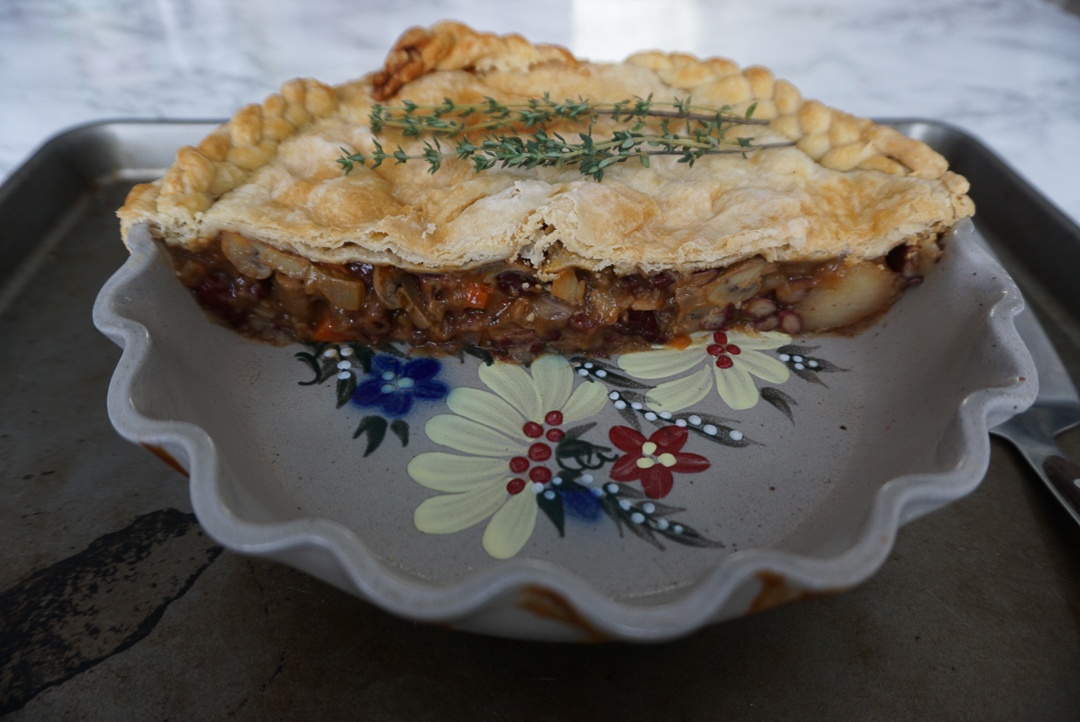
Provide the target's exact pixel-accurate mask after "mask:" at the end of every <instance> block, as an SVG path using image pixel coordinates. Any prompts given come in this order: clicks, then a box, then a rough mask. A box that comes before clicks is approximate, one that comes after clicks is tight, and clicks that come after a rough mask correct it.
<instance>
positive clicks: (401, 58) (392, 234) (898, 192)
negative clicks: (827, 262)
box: [119, 23, 973, 280]
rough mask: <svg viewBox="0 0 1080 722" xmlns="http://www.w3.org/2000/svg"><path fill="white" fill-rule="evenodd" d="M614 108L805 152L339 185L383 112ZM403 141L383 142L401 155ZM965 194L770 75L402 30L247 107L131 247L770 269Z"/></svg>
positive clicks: (835, 249) (456, 262)
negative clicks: (342, 71) (698, 118)
mask: <svg viewBox="0 0 1080 722" xmlns="http://www.w3.org/2000/svg"><path fill="white" fill-rule="evenodd" d="M545 92H547V93H550V94H551V96H552V97H553V98H556V99H558V98H578V97H584V98H589V99H591V100H593V101H596V102H614V101H618V100H624V99H626V98H632V97H634V96H641V97H644V96H647V95H648V94H650V93H651V94H652V96H653V98H654V99H656V100H672V99H674V98H685V97H687V96H690V97H692V98H693V101H694V103H696V104H705V105H714V106H717V107H719V106H724V105H730V106H731V107H732V109H733V111H734V112H735V113H740V112H743V111H744V110H745V109H746V108H748V107H749V106H750V104H752V103H753V104H756V111H755V113H754V117H755V118H757V119H768V120H770V121H771V122H770V124H769V125H768V126H743V127H742V128H740V130H739V134H746V135H752V136H754V137H755V139H756V140H757V142H770V141H775V140H789V141H793V142H794V143H795V145H794V146H793V147H789V148H782V149H776V150H768V151H757V152H754V153H751V154H749V155H748V156H747V157H742V156H739V155H727V156H707V157H705V158H702V159H701V160H699V161H698V162H697V163H696V164H695V165H694V167H693V168H688V167H686V165H685V164H678V163H676V162H675V159H674V158H659V159H657V160H655V161H654V162H653V163H652V165H651V167H650V168H643V167H641V166H640V165H638V164H637V163H633V162H630V163H624V164H618V165H615V166H612V167H611V168H610V169H609V172H608V174H607V175H606V176H605V179H604V181H603V182H596V181H593V180H591V179H589V178H585V177H583V176H582V175H581V174H580V173H578V172H577V170H576V169H573V168H566V169H552V168H539V169H533V170H522V169H504V168H493V169H491V170H488V171H485V172H482V173H476V172H475V171H474V170H473V169H472V167H471V166H470V165H469V164H468V163H466V162H464V161H457V160H451V161H448V162H446V163H445V164H444V167H443V169H442V170H440V171H439V172H438V173H436V174H431V173H429V172H428V168H427V166H426V164H424V163H423V162H410V163H406V164H402V165H394V164H389V163H387V164H383V165H382V166H381V167H379V168H378V169H371V168H369V167H357V168H356V169H355V170H353V171H352V172H351V173H350V174H348V175H345V174H343V173H342V171H341V168H340V167H339V166H338V164H337V163H336V159H337V158H338V157H339V156H340V155H341V149H342V148H344V149H346V150H348V151H350V152H352V151H356V150H362V151H365V152H370V150H371V149H372V134H371V131H370V128H369V126H368V122H369V121H368V114H369V112H370V110H371V108H372V106H373V104H375V103H376V102H377V101H379V100H386V101H397V102H400V101H401V100H402V99H409V100H412V101H415V102H420V103H424V102H436V103H437V102H439V101H441V100H442V99H443V98H445V97H449V98H451V99H453V100H455V101H457V102H475V101H478V100H481V99H482V98H484V97H485V96H492V97H495V98H497V99H498V100H500V101H503V102H513V101H518V102H520V101H522V100H525V99H528V98H530V97H537V96H540V95H542V94H543V93H545ZM398 140H402V141H404V140H407V139H397V138H394V137H393V136H391V137H390V139H389V140H388V141H386V144H387V145H389V146H390V147H393V145H394V144H395V143H396V142H398ZM967 189H968V184H967V181H966V180H964V179H963V178H962V177H961V176H958V175H956V174H955V173H952V172H950V171H949V170H948V169H947V164H946V162H945V160H944V159H943V158H942V157H941V156H940V155H939V154H938V153H936V152H935V151H933V150H932V149H931V148H929V147H928V146H926V145H925V144H923V143H921V142H919V141H917V140H914V139H911V138H908V137H905V136H903V135H901V134H900V133H898V132H897V131H895V130H893V129H891V128H888V127H884V126H880V125H876V124H875V123H873V122H871V121H869V120H866V119H863V118H856V117H853V116H851V115H848V114H846V113H843V112H841V111H837V110H833V109H830V108H828V107H826V106H825V105H823V104H821V103H819V102H817V101H813V100H805V99H803V98H802V96H801V95H800V94H799V92H798V91H797V90H796V89H795V88H794V87H793V86H792V85H791V84H790V83H788V82H786V81H784V80H777V79H775V78H774V77H773V75H772V73H771V72H770V71H768V70H766V69H765V68H762V67H749V68H745V69H739V68H738V67H737V66H736V65H735V64H734V63H732V62H731V61H728V60H723V59H718V58H710V59H698V58H695V57H693V56H690V55H685V54H679V53H672V54H666V53H660V52H645V53H639V54H636V55H633V56H631V57H630V58H628V59H627V60H626V61H625V62H623V63H619V64H603V63H591V62H587V61H582V60H578V59H575V58H574V57H573V56H572V55H571V54H570V53H569V52H567V51H566V50H564V49H562V48H558V47H555V46H545V45H533V44H531V43H529V42H527V41H526V40H524V39H523V38H521V37H520V36H516V35H509V36H497V35H493V34H486V33H477V32H475V31H473V30H471V29H469V28H467V27H465V26H464V25H461V24H459V23H441V24H438V25H436V26H434V27H432V28H430V29H412V30H409V31H408V32H406V33H405V34H404V35H403V36H402V37H401V39H400V40H399V41H398V43H397V45H395V47H394V48H393V49H392V50H391V52H390V53H389V56H388V58H387V61H386V64H385V66H384V67H383V68H382V69H381V70H379V71H378V72H375V73H373V74H371V75H368V76H366V77H363V78H361V79H359V80H356V81H352V82H348V83H345V84H343V85H340V86H337V87H330V86H327V85H324V84H322V83H319V82H317V81H314V80H293V81H290V82H288V83H286V84H285V85H284V86H283V87H282V89H281V92H280V93H279V94H275V95H272V96H270V97H269V98H268V99H267V100H265V101H264V102H263V103H262V104H257V105H249V106H247V107H245V108H243V109H241V110H240V111H239V112H238V113H237V114H236V115H235V116H234V117H233V118H232V119H231V120H230V121H228V122H227V123H225V124H224V125H223V126H222V127H221V128H219V129H217V130H215V131H214V132H213V133H211V134H210V135H209V136H207V137H206V138H205V139H204V140H203V141H202V142H201V143H199V144H198V145H197V146H195V147H186V148H183V149H181V150H180V151H179V153H178V154H177V158H176V162H175V163H174V165H173V166H172V167H171V168H170V169H169V170H168V171H167V172H166V174H165V176H164V177H163V178H162V179H161V180H159V181H156V182H154V183H150V184H144V185H139V186H137V187H136V188H135V189H134V190H133V191H132V192H131V195H130V196H129V198H128V199H127V202H126V204H125V205H124V207H123V208H122V209H121V210H120V212H119V215H120V218H121V220H122V228H123V233H124V235H125V238H126V236H127V234H128V233H129V232H130V230H131V228H132V227H133V226H134V225H135V224H137V223H141V222H148V223H150V225H151V227H152V229H153V232H154V233H155V235H156V236H157V237H159V238H161V239H163V240H164V241H165V242H166V243H167V244H171V245H177V246H183V247H186V248H189V249H197V248H199V247H201V246H203V245H205V244H207V243H210V242H211V241H212V240H213V239H215V238H216V237H217V236H218V234H219V233H220V232H222V231H225V230H228V231H235V232H238V233H242V234H244V235H245V236H247V237H249V238H253V239H257V240H259V241H260V242H262V243H265V244H268V245H270V246H273V247H276V248H279V249H281V250H284V251H288V252H291V253H295V254H297V255H299V256H302V257H305V258H309V259H311V260H313V261H322V262H328V263H347V262H363V263H372V264H394V265H396V266H400V267H402V268H407V269H411V270H415V271H421V272H423V271H447V270H454V269H463V268H471V267H477V266H480V265H483V264H487V263H492V262H498V261H507V262H518V261H523V262H525V263H528V264H530V265H531V266H532V267H534V268H535V269H536V272H537V275H538V277H540V278H541V279H544V280H550V279H552V278H554V277H555V276H556V275H557V274H558V272H559V271H560V270H562V269H564V268H566V267H576V268H580V269H583V270H586V271H598V270H602V269H604V268H612V269H613V270H614V271H615V272H616V273H620V274H625V273H646V274H649V273H656V272H660V271H665V270H672V271H676V272H689V271H694V270H698V269H704V268H718V267H724V266H727V265H730V264H732V263H735V262H737V261H739V260H742V259H745V258H750V257H753V256H761V257H763V258H765V259H767V260H769V261H787V260H820V259H826V258H834V257H847V258H852V259H866V258H878V257H883V256H884V255H885V254H886V253H888V252H889V251H890V250H891V249H892V248H894V247H896V246H899V245H902V244H904V243H905V242H907V241H909V240H910V239H912V238H917V237H921V236H922V237H925V236H926V234H927V233H931V234H937V233H940V232H942V231H943V230H945V229H947V228H949V227H951V226H952V225H953V224H954V223H956V221H957V220H959V219H960V218H963V217H965V216H969V215H971V214H972V212H973V205H972V203H971V200H970V199H969V198H968V197H967V195H966V191H967Z"/></svg>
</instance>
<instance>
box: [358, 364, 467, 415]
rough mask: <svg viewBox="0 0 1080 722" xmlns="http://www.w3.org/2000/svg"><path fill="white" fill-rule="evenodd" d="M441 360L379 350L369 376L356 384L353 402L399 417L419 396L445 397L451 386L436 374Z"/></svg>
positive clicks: (431, 399) (407, 410)
mask: <svg viewBox="0 0 1080 722" xmlns="http://www.w3.org/2000/svg"><path fill="white" fill-rule="evenodd" d="M440 366H441V364H440V363H439V362H438V361H437V360H435V359H433V358H427V357H423V356H421V357H419V358H414V359H408V360H405V359H400V358H398V357H396V356H390V355H389V354H378V355H376V356H374V357H373V358H372V359H371V369H370V371H369V372H368V375H367V377H366V378H365V379H364V380H363V381H361V382H360V383H359V384H357V385H356V391H354V392H353V395H352V402H353V403H354V404H356V405H357V406H359V407H361V408H364V407H372V406H374V407H375V408H377V409H379V410H380V411H382V412H383V413H384V414H386V415H387V416H390V417H393V418H399V417H402V416H405V415H406V414H408V413H409V411H410V410H411V409H412V406H413V402H414V401H415V400H416V399H423V400H427V401H441V400H442V399H444V398H446V395H447V393H449V391H450V389H449V388H448V387H447V385H446V384H445V383H443V382H442V381H439V380H438V379H436V378H435V376H436V375H438V373H439V369H440Z"/></svg>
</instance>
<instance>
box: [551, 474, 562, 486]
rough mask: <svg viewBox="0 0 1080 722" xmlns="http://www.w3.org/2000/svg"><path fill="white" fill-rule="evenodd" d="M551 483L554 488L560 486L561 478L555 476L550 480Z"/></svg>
mask: <svg viewBox="0 0 1080 722" xmlns="http://www.w3.org/2000/svg"><path fill="white" fill-rule="evenodd" d="M551 483H552V484H553V485H554V486H558V485H559V484H561V483H562V477H561V476H555V477H552V479H551Z"/></svg>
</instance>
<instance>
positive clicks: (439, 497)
mask: <svg viewBox="0 0 1080 722" xmlns="http://www.w3.org/2000/svg"><path fill="white" fill-rule="evenodd" d="M129 241H130V243H131V249H132V254H131V257H130V259H129V260H128V261H127V262H126V263H125V265H124V266H123V267H122V268H121V269H120V270H119V271H118V272H117V273H116V274H115V275H114V276H113V278H112V279H110V281H109V282H108V283H107V284H106V286H105V287H104V288H103V289H102V291H101V293H100V296H99V298H98V300H97V303H96V306H95V309H94V320H95V323H96V325H97V326H98V328H99V329H100V330H101V331H102V332H104V333H105V334H107V335H108V336H109V337H110V338H111V339H113V340H114V341H115V342H116V343H117V344H119V345H120V346H121V347H122V348H123V354H122V357H121V360H120V362H119V365H118V367H117V369H116V372H115V374H114V377H113V379H112V383H111V386H110V390H109V400H108V403H109V413H110V417H111V419H112V422H113V424H114V425H115V426H116V428H117V429H118V431H119V432H120V433H121V434H122V435H123V436H124V437H125V438H127V439H129V440H131V441H133V442H136V443H140V444H143V445H145V446H147V447H150V448H151V449H154V450H157V451H158V452H159V453H162V454H165V455H167V456H168V457H170V458H171V459H173V460H175V461H176V462H177V464H178V465H179V466H180V467H182V468H183V469H184V470H186V471H187V473H188V475H189V477H190V486H191V497H192V503H193V506H194V509H195V512H196V514H197V516H198V518H199V520H200V522H201V524H202V525H203V526H204V528H205V529H206V531H207V533H208V534H210V535H211V536H212V537H213V538H214V539H216V540H217V541H218V542H220V543H221V544H223V545H224V546H225V547H227V548H229V549H231V550H233V551H235V552H238V553H243V554H248V555H252V556H257V557H264V558H269V559H274V560H277V561H279V562H282V563H285V564H288V565H291V566H293V567H295V568H298V569H300V570H303V571H305V572H307V573H309V574H311V575H313V576H315V577H317V578H319V579H322V580H324V581H326V582H328V583H330V584H332V585H334V586H336V587H339V588H341V589H343V590H346V591H348V592H350V593H353V594H355V595H356V596H358V597H361V598H363V599H366V600H368V601H370V602H372V603H374V604H376V605H378V606H380V607H382V608H384V609H386V610H388V611H390V612H392V613H394V614H397V615H400V616H403V617H406V618H409V619H413V620H418V621H423V622H430V623H439V624H444V625H448V626H451V627H453V628H457V629H462V630H469V631H474V632H482V633H489V634H496V635H503V636H509V637H518V638H528V639H543V640H558V641H570V640H578V641H580V640H601V639H619V640H631V641H657V640H664V639H671V638H675V637H679V636H682V635H686V634H688V633H690V632H692V631H694V630H696V629H698V628H700V627H702V626H703V625H706V624H710V623H713V622H718V621H722V620H725V619H730V618H733V617H737V616H740V615H744V614H747V613H751V612H755V611H760V610H763V609H767V608H769V607H772V606H775V605H778V604H781V603H785V602H788V601H792V600H795V599H799V598H801V597H804V596H807V595H814V594H820V593H827V592H836V591H840V590H844V589H847V588H850V587H852V586H854V585H857V584H859V583H860V582H862V581H864V580H865V579H867V578H868V577H869V576H871V575H872V574H873V573H874V571H875V570H876V569H878V568H879V567H880V565H881V564H882V563H883V562H884V560H885V559H886V557H887V555H888V553H889V550H890V548H891V547H892V544H893V542H894V540H895V538H896V535H897V533H898V532H899V529H900V527H901V526H903V525H904V524H905V523H907V522H908V521H911V520H912V519H915V518H917V517H919V516H922V515H923V514H926V513H928V512H931V511H933V510H935V509H938V508H940V507H942V506H944V505H945V504H948V503H950V502H953V501H956V500H957V499H960V498H961V497H963V496H964V495H965V494H967V493H969V492H970V491H972V490H973V489H974V488H975V487H976V486H977V485H978V483H979V481H980V480H981V478H982V476H983V474H984V473H985V470H986V468H987V465H988V462H989V440H988V436H987V429H988V428H989V427H990V426H992V425H994V424H996V423H998V422H1000V421H1002V420H1004V419H1005V418H1007V417H1008V416H1010V415H1011V414H1013V413H1016V412H1017V411H1019V410H1021V409H1023V408H1025V407H1026V406H1027V405H1029V404H1030V403H1031V401H1032V400H1033V398H1034V392H1035V372H1034V369H1033V366H1032V362H1031V359H1030V356H1029V355H1028V353H1027V351H1026V349H1025V348H1024V347H1023V345H1022V343H1021V341H1020V339H1019V337H1018V336H1017V334H1016V331H1015V328H1014V326H1013V321H1012V319H1013V316H1014V315H1015V314H1016V312H1017V311H1018V310H1019V308H1020V307H1021V305H1022V301H1021V299H1020V295H1019V292H1018V291H1017V289H1016V287H1015V286H1014V285H1013V283H1012V281H1011V280H1010V279H1009V277H1008V274H1007V273H1006V272H1005V271H1004V269H1002V268H1001V266H1000V265H999V264H998V263H997V262H996V260H994V259H993V258H992V257H991V255H990V254H989V253H988V252H987V251H985V250H984V248H983V246H982V243H981V239H980V238H979V237H978V234H977V232H976V231H975V229H974V226H973V225H972V224H971V223H970V222H969V221H964V222H962V223H961V224H960V225H959V226H958V227H957V229H956V230H954V231H953V232H952V233H951V234H950V236H949V237H948V239H947V249H948V250H947V253H945V255H944V257H943V258H942V260H941V262H940V264H939V267H938V268H937V269H935V272H934V273H932V274H930V275H929V276H928V277H927V279H926V281H925V283H924V284H923V285H922V286H920V287H919V288H916V289H914V290H913V291H911V292H909V293H907V294H905V296H904V297H903V298H902V299H901V300H900V302H899V303H898V304H897V305H896V307H894V309H893V310H892V311H890V313H889V314H887V315H886V316H885V317H883V318H882V319H880V320H879V321H878V322H877V323H876V324H875V325H874V326H872V327H871V328H870V329H869V330H867V331H865V332H864V333H862V334H860V335H858V336H855V337H851V338H844V337H830V336H808V337H795V338H792V337H788V336H785V335H783V334H780V333H776V332H772V333H766V334H747V335H743V334H738V333H734V332H732V333H729V334H727V335H725V336H724V338H718V337H717V336H715V335H714V334H713V333H712V332H700V333H698V334H695V335H694V336H693V337H692V339H691V341H692V342H691V343H690V344H689V345H688V346H686V347H685V348H682V349H678V350H676V349H671V348H663V349H660V348H658V349H655V350H653V351H644V352H639V353H634V354H627V355H625V356H622V357H615V358H611V359H606V360H600V359H594V360H591V361H588V360H585V359H580V358H573V357H570V358H565V357H562V356H556V355H551V356H543V357H541V358H540V359H538V360H537V361H535V362H534V363H533V364H532V365H531V366H530V367H527V368H526V367H521V366H518V365H513V364H503V363H500V362H497V361H494V362H493V361H492V359H490V358H485V357H484V355H483V354H480V355H477V356H473V355H468V354H463V355H462V356H460V357H447V358H441V359H430V358H424V357H420V356H410V355H409V354H408V353H406V352H403V351H401V350H398V349H394V348H382V349H367V348H364V347H359V346H353V345H349V344H334V343H326V344H315V345H299V344H294V345H292V346H286V347H280V346H273V345H268V344H264V343H260V342H256V341H252V340H250V339H247V338H244V337H242V336H240V335H237V334H235V333H233V332H232V331H230V330H228V329H226V328H223V327H219V326H216V325H213V324H209V323H208V322H207V319H206V317H205V314H204V312H203V311H202V310H200V308H199V307H198V305H197V304H196V302H195V301H194V299H193V298H192V297H191V295H190V294H189V293H188V292H187V290H186V289H184V288H183V287H181V286H180V285H179V284H177V283H175V279H174V278H173V277H172V276H173V270H172V268H171V266H170V265H169V263H168V260H167V259H166V257H165V254H164V252H162V251H161V250H160V249H159V247H158V246H156V245H155V244H154V243H153V241H152V240H151V239H150V236H149V234H148V233H147V232H146V230H145V229H141V230H140V229H135V230H134V231H133V232H132V233H131V235H130V238H129ZM720 354H728V355H729V356H730V358H732V359H733V363H732V364H730V365H727V364H724V365H723V366H724V368H721V366H720V365H717V364H716V363H715V361H716V360H717V359H718V357H719V355H720ZM541 417H542V418H543V420H544V421H543V423H537V422H535V421H528V420H527V419H531V418H541ZM508 478H509V481H508V480H507V479H508Z"/></svg>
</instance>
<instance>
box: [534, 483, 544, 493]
mask: <svg viewBox="0 0 1080 722" xmlns="http://www.w3.org/2000/svg"><path fill="white" fill-rule="evenodd" d="M532 490H533V493H534V494H539V493H540V492H542V491H543V490H544V485H543V484H541V483H540V482H538V481H534V482H533V485H532Z"/></svg>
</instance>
